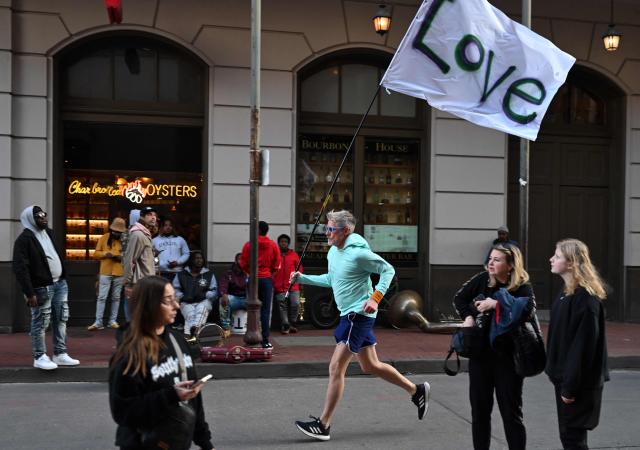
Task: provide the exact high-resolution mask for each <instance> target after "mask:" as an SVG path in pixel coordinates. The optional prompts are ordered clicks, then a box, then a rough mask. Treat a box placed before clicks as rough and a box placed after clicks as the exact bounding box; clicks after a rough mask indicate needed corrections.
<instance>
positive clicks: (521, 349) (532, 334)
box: [511, 314, 547, 377]
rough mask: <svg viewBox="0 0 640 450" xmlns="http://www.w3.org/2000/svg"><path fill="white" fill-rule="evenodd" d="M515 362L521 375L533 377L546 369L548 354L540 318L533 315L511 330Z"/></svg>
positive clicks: (516, 368)
mask: <svg viewBox="0 0 640 450" xmlns="http://www.w3.org/2000/svg"><path fill="white" fill-rule="evenodd" d="M511 340H512V341H513V363H514V366H515V370H516V373H517V374H518V375H519V376H521V377H533V376H535V375H538V374H539V373H541V372H542V371H543V370H544V367H545V365H546V363H547V354H546V352H545V349H544V338H543V337H542V331H541V330H540V324H539V323H538V318H537V317H536V316H535V314H534V315H533V317H532V318H531V319H529V320H527V321H525V322H523V323H522V324H520V326H518V327H517V328H516V329H515V330H513V331H512V332H511Z"/></svg>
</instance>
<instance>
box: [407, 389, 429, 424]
mask: <svg viewBox="0 0 640 450" xmlns="http://www.w3.org/2000/svg"><path fill="white" fill-rule="evenodd" d="M416 389H417V390H416V393H415V394H413V395H412V396H411V401H412V402H413V404H414V405H416V406H417V407H418V420H422V418H423V417H424V415H425V414H426V413H427V409H429V392H430V391H431V386H430V385H429V383H427V382H426V381H425V382H424V383H422V384H416Z"/></svg>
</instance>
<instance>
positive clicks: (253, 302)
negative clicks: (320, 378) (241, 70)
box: [244, 0, 262, 346]
mask: <svg viewBox="0 0 640 450" xmlns="http://www.w3.org/2000/svg"><path fill="white" fill-rule="evenodd" d="M260 1H261V0H251V143H250V148H249V157H250V161H251V167H250V169H249V171H250V174H249V204H250V205H249V216H250V217H249V235H250V237H249V242H250V244H249V248H250V257H251V261H250V263H249V271H250V274H249V299H248V301H247V332H246V334H245V335H244V342H245V343H246V344H247V345H250V346H253V345H256V344H258V343H260V342H262V336H261V334H260V330H259V325H258V324H259V318H260V305H261V302H260V300H259V299H258V214H259V211H260V201H259V200H260V196H259V193H260V181H261V180H260V178H261V177H260V175H261V167H260V166H261V164H260V29H261V24H260V22H261V13H260Z"/></svg>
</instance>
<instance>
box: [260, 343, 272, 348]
mask: <svg viewBox="0 0 640 450" xmlns="http://www.w3.org/2000/svg"><path fill="white" fill-rule="evenodd" d="M262 348H273V344H272V343H271V342H263V343H262Z"/></svg>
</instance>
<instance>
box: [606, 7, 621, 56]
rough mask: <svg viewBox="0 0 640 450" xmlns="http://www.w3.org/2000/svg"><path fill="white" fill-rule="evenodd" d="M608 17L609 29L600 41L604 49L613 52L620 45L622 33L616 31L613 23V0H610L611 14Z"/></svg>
mask: <svg viewBox="0 0 640 450" xmlns="http://www.w3.org/2000/svg"><path fill="white" fill-rule="evenodd" d="M609 17H610V20H609V29H608V30H607V32H606V34H604V35H603V36H602V41H603V42H604V49H605V50H606V51H608V52H615V51H616V50H618V46H619V45H620V38H621V37H622V34H621V33H618V31H616V26H615V25H614V24H613V0H611V15H610V16H609Z"/></svg>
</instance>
